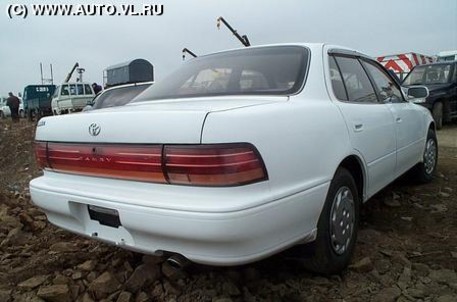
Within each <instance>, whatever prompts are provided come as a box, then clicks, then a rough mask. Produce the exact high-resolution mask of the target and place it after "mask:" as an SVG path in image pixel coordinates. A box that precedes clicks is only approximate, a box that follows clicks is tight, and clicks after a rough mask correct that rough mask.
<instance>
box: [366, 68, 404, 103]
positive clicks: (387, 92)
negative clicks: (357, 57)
mask: <svg viewBox="0 0 457 302" xmlns="http://www.w3.org/2000/svg"><path fill="white" fill-rule="evenodd" d="M362 64H363V65H364V66H365V68H366V69H367V71H368V72H369V73H370V75H371V78H372V79H373V81H374V83H375V86H376V91H377V92H378V96H379V98H380V101H381V102H384V103H400V102H402V101H403V97H402V95H401V92H400V89H399V88H398V87H397V86H396V85H395V83H394V81H393V80H392V79H391V78H390V77H389V76H388V75H387V74H386V73H385V72H384V71H383V70H381V68H380V67H379V66H377V65H375V64H373V63H372V62H368V61H365V60H362Z"/></svg>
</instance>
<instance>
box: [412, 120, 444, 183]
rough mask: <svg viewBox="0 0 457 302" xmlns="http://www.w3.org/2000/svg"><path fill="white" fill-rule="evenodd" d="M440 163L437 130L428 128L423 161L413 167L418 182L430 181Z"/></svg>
mask: <svg viewBox="0 0 457 302" xmlns="http://www.w3.org/2000/svg"><path fill="white" fill-rule="evenodd" d="M437 163H438V143H437V140H436V134H435V131H433V130H432V129H430V130H428V134H427V140H426V142H425V148H424V155H423V161H422V162H421V163H419V164H417V166H416V167H415V168H414V169H413V173H414V174H413V175H414V177H415V178H416V179H417V181H418V182H421V183H426V182H430V181H431V180H432V177H433V173H434V172H435V170H436V165H437Z"/></svg>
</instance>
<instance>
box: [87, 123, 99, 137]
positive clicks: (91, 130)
mask: <svg viewBox="0 0 457 302" xmlns="http://www.w3.org/2000/svg"><path fill="white" fill-rule="evenodd" d="M100 130H102V128H101V127H100V126H99V125H98V124H96V123H92V124H90V126H89V133H90V135H92V136H97V135H99V134H100Z"/></svg>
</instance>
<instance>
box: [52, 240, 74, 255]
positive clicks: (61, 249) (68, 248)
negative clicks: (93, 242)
mask: <svg viewBox="0 0 457 302" xmlns="http://www.w3.org/2000/svg"><path fill="white" fill-rule="evenodd" d="M49 249H50V250H51V251H53V252H56V253H68V252H76V251H78V250H79V248H78V247H77V246H76V245H75V244H74V243H71V242H57V243H54V244H53V245H51V247H50V248H49Z"/></svg>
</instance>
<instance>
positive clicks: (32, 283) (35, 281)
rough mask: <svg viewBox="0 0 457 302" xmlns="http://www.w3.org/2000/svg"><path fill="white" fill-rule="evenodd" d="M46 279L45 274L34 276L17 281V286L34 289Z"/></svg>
mask: <svg viewBox="0 0 457 302" xmlns="http://www.w3.org/2000/svg"><path fill="white" fill-rule="evenodd" d="M47 279H48V276H45V275H40V276H35V277H32V278H30V279H27V280H25V281H23V282H21V283H19V284H18V287H19V288H23V289H34V288H35V287H38V286H40V285H41V284H43V283H44V282H46V280H47ZM0 301H1V300H0Z"/></svg>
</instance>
